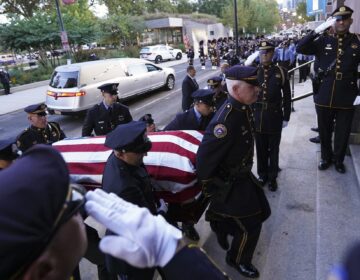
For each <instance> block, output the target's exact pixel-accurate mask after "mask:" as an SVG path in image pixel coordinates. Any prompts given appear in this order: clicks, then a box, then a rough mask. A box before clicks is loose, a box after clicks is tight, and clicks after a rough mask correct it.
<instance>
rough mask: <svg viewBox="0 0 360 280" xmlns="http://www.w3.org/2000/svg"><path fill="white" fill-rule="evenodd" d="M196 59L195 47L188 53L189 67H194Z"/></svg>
mask: <svg viewBox="0 0 360 280" xmlns="http://www.w3.org/2000/svg"><path fill="white" fill-rule="evenodd" d="M194 57H195V53H194V50H193V47H190V48H189V50H188V51H187V58H188V61H189V65H194Z"/></svg>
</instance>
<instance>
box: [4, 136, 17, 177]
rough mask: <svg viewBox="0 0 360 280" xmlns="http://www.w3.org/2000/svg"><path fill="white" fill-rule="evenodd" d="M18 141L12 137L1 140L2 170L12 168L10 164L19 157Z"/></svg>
mask: <svg viewBox="0 0 360 280" xmlns="http://www.w3.org/2000/svg"><path fill="white" fill-rule="evenodd" d="M15 143H16V139H15V138H13V137H11V138H8V139H4V140H0V170H2V169H4V168H6V167H8V166H10V164H11V163H12V162H13V161H14V160H15V159H16V158H17V157H18V153H17V149H16V148H15V147H14V146H16V144H15Z"/></svg>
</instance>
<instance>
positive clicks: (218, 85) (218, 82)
mask: <svg viewBox="0 0 360 280" xmlns="http://www.w3.org/2000/svg"><path fill="white" fill-rule="evenodd" d="M222 81H223V79H222V78H221V77H220V76H214V77H212V78H210V79H208V80H207V84H208V88H209V89H211V90H213V92H214V97H213V101H214V106H215V109H216V110H219V108H220V107H221V106H222V105H223V104H224V102H225V100H226V99H227V93H226V92H225V90H224V88H223V86H222Z"/></svg>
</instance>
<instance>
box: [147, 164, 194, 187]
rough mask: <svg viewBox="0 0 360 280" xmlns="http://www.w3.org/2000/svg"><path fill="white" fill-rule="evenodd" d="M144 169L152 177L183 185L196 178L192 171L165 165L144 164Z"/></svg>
mask: <svg viewBox="0 0 360 280" xmlns="http://www.w3.org/2000/svg"><path fill="white" fill-rule="evenodd" d="M146 170H147V171H148V173H149V175H150V176H151V177H152V178H154V179H156V180H159V181H171V182H176V183H180V184H184V185H185V184H189V183H191V182H192V181H194V180H195V179H196V175H195V174H194V173H190V172H186V171H182V170H179V169H175V168H171V167H166V166H156V165H146Z"/></svg>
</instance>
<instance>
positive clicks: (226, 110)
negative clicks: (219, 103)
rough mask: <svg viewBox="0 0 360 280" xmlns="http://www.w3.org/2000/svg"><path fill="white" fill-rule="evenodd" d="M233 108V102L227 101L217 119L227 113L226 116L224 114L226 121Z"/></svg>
mask: <svg viewBox="0 0 360 280" xmlns="http://www.w3.org/2000/svg"><path fill="white" fill-rule="evenodd" d="M231 110H232V105H231V103H227V104H226V105H225V106H224V107H223V108H222V110H221V112H220V114H219V115H218V119H217V120H219V119H220V117H221V116H223V115H224V114H225V116H224V121H225V120H226V118H227V117H228V115H229V114H230V112H231Z"/></svg>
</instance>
